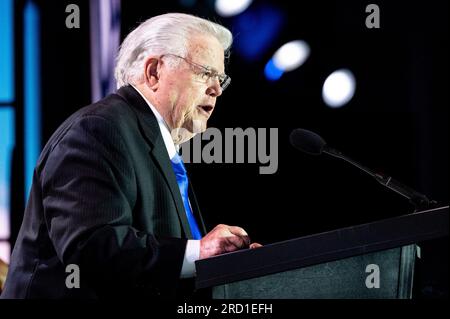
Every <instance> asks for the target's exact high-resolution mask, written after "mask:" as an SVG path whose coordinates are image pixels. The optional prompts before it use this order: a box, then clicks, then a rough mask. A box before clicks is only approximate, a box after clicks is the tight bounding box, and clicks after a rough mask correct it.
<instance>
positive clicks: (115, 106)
mask: <svg viewBox="0 0 450 319" xmlns="http://www.w3.org/2000/svg"><path fill="white" fill-rule="evenodd" d="M191 189H192V188H191ZM190 197H191V202H192V206H193V210H194V212H195V214H196V217H197V220H198V221H199V224H200V227H201V228H202V230H203V232H205V227H204V224H203V221H202V219H201V216H200V214H199V209H198V205H197V201H196V199H195V195H194V194H193V193H192V192H191V193H190ZM189 238H192V236H191V233H190V229H189V225H188V221H187V219H186V215H185V212H184V207H183V202H182V199H181V195H180V192H179V189H178V185H177V182H176V179H175V175H174V173H173V170H172V167H171V163H170V159H169V157H168V154H167V150H166V147H165V145H164V141H163V139H162V136H161V133H160V129H159V127H158V123H157V121H156V118H155V117H154V115H153V113H152V111H151V110H150V108H149V107H148V105H147V104H146V102H145V101H144V100H143V99H142V97H141V96H140V95H139V93H138V92H137V91H136V90H135V89H134V88H132V87H131V86H126V87H123V88H121V89H120V90H119V91H118V92H117V94H112V95H109V96H108V97H106V98H105V99H103V100H101V101H99V102H97V103H95V104H92V105H89V106H87V107H84V108H83V109H81V110H79V111H78V112H76V113H75V114H73V115H72V116H71V117H70V118H68V119H67V120H66V121H65V122H64V123H63V124H62V125H61V126H60V127H59V128H58V130H57V131H56V132H55V133H54V134H53V136H52V137H51V138H50V140H49V141H48V143H47V144H46V146H45V148H44V150H43V151H42V153H41V156H40V158H39V160H38V163H37V166H36V169H35V172H34V177H33V185H32V189H31V193H30V197H29V200H28V203H27V207H26V210H25V215H24V220H23V223H22V226H21V230H20V233H19V236H18V239H17V242H16V245H15V247H14V250H13V254H12V258H11V265H10V270H9V274H8V277H7V280H6V285H5V290H4V292H3V294H2V298H70V297H76V298H83V297H87V298H99V297H108V296H113V297H148V296H151V297H169V298H171V297H175V296H177V294H176V293H177V289H178V288H179V283H180V280H179V275H180V271H181V266H182V262H183V256H184V252H185V248H186V241H187V239H189ZM69 264H75V265H77V266H78V269H79V274H80V288H67V285H66V279H67V280H69V282H72V283H74V282H75V279H74V277H68V276H71V275H74V274H75V272H73V271H71V272H68V273H67V272H66V270H67V269H66V267H67V265H69Z"/></svg>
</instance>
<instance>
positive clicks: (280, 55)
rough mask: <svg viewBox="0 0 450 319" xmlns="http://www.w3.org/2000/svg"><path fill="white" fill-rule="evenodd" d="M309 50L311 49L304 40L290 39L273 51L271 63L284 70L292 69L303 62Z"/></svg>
mask: <svg viewBox="0 0 450 319" xmlns="http://www.w3.org/2000/svg"><path fill="white" fill-rule="evenodd" d="M310 52H311V49H310V47H309V45H308V43H306V42H305V41H302V40H296V41H291V42H289V43H286V44H285V45H283V46H282V47H281V48H279V49H278V50H277V52H275V54H274V56H273V63H274V64H275V66H276V67H277V68H278V69H280V70H283V71H284V72H289V71H293V70H295V69H297V68H298V67H300V66H301V65H302V64H303V63H305V61H306V59H307V58H308V56H309V53H310Z"/></svg>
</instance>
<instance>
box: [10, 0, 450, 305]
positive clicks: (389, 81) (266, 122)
mask: <svg viewBox="0 0 450 319" xmlns="http://www.w3.org/2000/svg"><path fill="white" fill-rule="evenodd" d="M70 3H76V4H78V5H79V6H80V10H81V28H80V29H67V28H66V27H65V18H66V16H67V14H66V13H65V7H66V6H67V5H68V4H70ZM369 3H376V4H377V5H378V6H379V7H380V11H381V28H380V29H367V28H366V26H365V19H366V16H367V13H365V8H366V6H367V5H368V4H369ZM39 5H40V8H41V13H42V21H41V22H42V30H41V31H42V33H41V36H42V48H41V49H42V74H41V79H42V105H43V128H44V134H43V136H44V141H46V140H47V139H48V138H49V137H50V136H51V134H52V133H53V132H54V130H55V129H56V128H57V127H58V126H59V124H60V123H62V121H63V120H64V119H65V118H66V117H68V116H69V115H70V114H71V113H73V112H74V111H76V110H77V109H79V108H81V107H82V106H84V105H87V104H90V103H91V96H90V80H89V79H90V51H89V41H90V39H89V3H88V1H87V0H84V1H58V2H52V1H41V2H39ZM259 6H272V7H273V8H278V10H280V12H282V13H283V16H284V19H283V23H282V26H281V29H280V32H279V35H278V36H277V37H276V39H275V41H274V42H273V43H272V44H271V45H270V47H268V48H267V49H266V50H265V51H264V52H261V56H260V58H258V59H256V60H253V61H248V60H246V59H245V58H244V57H243V56H241V55H240V54H239V53H238V52H236V51H235V50H234V49H233V50H232V54H231V58H230V61H229V65H228V66H227V73H228V74H229V75H231V77H232V84H231V86H230V87H229V88H228V89H227V91H226V92H225V93H224V94H223V95H222V97H221V98H219V100H218V103H217V107H216V110H215V113H214V115H213V116H212V118H211V119H210V121H209V126H212V127H217V128H219V129H221V130H222V131H223V129H224V128H226V127H229V128H235V127H242V128H248V127H253V128H271V127H272V128H278V130H279V156H278V162H279V165H278V170H277V172H276V173H275V174H273V175H260V174H259V166H260V164H190V165H189V167H188V170H189V171H190V174H191V179H192V181H193V185H194V187H195V191H196V194H197V197H198V199H199V202H200V206H201V208H202V213H203V216H204V218H205V220H206V223H207V226H208V227H209V228H212V227H214V226H215V225H216V224H218V223H225V224H230V225H239V226H242V227H243V228H245V229H246V230H247V231H248V232H249V234H250V236H251V237H252V239H253V240H254V241H257V242H260V243H263V244H267V243H272V242H275V241H279V240H284V239H290V238H295V237H299V236H303V235H306V234H312V233H317V232H322V231H327V230H332V229H337V228H341V227H345V226H350V225H356V224H360V223H366V222H370V221H374V220H377V219H381V218H388V217H392V216H397V215H401V214H406V213H410V212H412V211H413V207H412V206H411V205H409V203H408V202H407V201H406V200H404V199H403V198H402V197H400V196H399V195H397V194H394V193H392V192H390V191H389V190H387V189H384V188H382V186H381V185H379V184H378V183H377V182H375V181H374V180H372V179H371V178H370V177H369V176H366V175H364V174H363V173H361V172H360V171H358V170H357V169H356V168H354V167H351V166H350V165H348V164H347V163H345V162H342V161H339V160H336V159H331V158H327V157H309V156H307V155H305V154H302V153H300V152H298V151H296V150H295V149H293V148H292V147H291V146H290V145H289V141H288V137H289V134H290V132H291V131H292V130H293V129H294V128H297V127H302V128H306V129H310V130H313V131H315V132H317V133H319V134H320V135H322V136H323V137H324V138H325V140H326V141H327V142H328V143H329V144H330V145H332V146H334V147H336V148H338V149H340V150H341V151H343V152H344V153H346V154H347V155H349V156H350V157H352V158H354V159H356V160H358V161H360V162H362V163H364V164H365V165H367V166H368V167H371V168H374V169H376V170H379V171H382V172H384V173H386V174H388V175H392V176H393V177H394V178H396V179H397V180H399V181H401V182H403V183H405V184H406V185H409V186H411V187H412V188H414V189H416V190H418V191H420V192H422V193H424V194H426V195H427V196H428V197H430V198H432V199H434V200H436V201H438V202H439V203H441V204H445V205H446V204H448V88H449V72H448V71H449V68H448V56H449V52H448V1H438V0H434V1H416V2H412V1H395V2H394V1H376V2H366V1H309V2H301V3H296V2H293V1H292V2H291V1H289V2H287V1H255V2H254V3H253V4H252V5H251V7H250V9H252V10H253V9H257V8H258V7H259ZM167 12H186V13H191V14H196V15H199V16H202V17H205V18H209V19H212V20H214V21H218V22H221V23H222V24H224V25H225V26H227V27H229V28H230V29H231V30H232V31H233V28H234V24H233V23H234V20H233V19H234V18H221V17H219V16H217V15H216V14H215V13H214V9H213V5H212V2H211V1H198V2H197V4H196V5H194V6H193V7H183V6H181V5H180V4H179V1H167V0H165V1H162V0H160V1H156V0H154V1H145V2H142V1H126V2H125V1H123V2H122V18H121V23H122V27H121V29H122V39H123V38H124V37H125V36H126V34H127V33H128V32H130V31H131V30H132V29H133V28H134V27H136V26H137V25H138V23H139V22H142V21H144V20H145V19H147V18H149V17H151V16H154V15H157V14H162V13H167ZM254 23H255V25H256V26H257V25H258V23H264V20H257V21H254ZM254 32H258V28H257V27H255V30H254ZM296 39H302V40H305V41H307V42H308V43H309V44H310V46H311V56H310V57H309V59H308V60H307V61H306V63H305V64H304V65H303V66H301V67H300V68H299V69H297V70H295V71H293V72H290V73H286V74H285V75H283V77H282V78H281V79H280V80H279V81H277V82H269V81H267V80H266V79H265V77H264V73H263V69H264V66H265V64H266V62H267V61H268V60H269V59H270V58H271V56H272V55H273V53H274V52H275V51H276V49H277V48H279V47H280V46H281V45H282V44H284V43H286V42H287V41H291V40H296ZM236 41H239V37H237V38H236ZM342 67H345V68H349V69H350V70H351V71H352V72H353V73H354V75H355V78H356V85H357V87H356V93H355V96H354V97H353V99H352V100H351V101H350V102H349V104H348V105H346V106H344V107H343V108H340V109H331V108H328V107H327V106H326V105H325V104H324V102H323V101H322V98H321V90H322V85H323V81H324V80H325V79H326V77H327V76H328V75H329V74H330V73H331V72H333V71H334V70H336V69H338V68H342ZM17 216H18V213H16V220H17ZM15 224H16V225H17V222H16V223H15ZM13 233H14V232H13ZM422 246H423V251H422V255H423V257H424V258H423V261H422V263H421V265H419V270H420V272H419V275H418V280H419V281H418V283H419V284H418V286H417V292H416V297H418V298H420V297H442V296H447V297H448V243H447V238H446V239H442V240H433V241H429V242H426V243H422Z"/></svg>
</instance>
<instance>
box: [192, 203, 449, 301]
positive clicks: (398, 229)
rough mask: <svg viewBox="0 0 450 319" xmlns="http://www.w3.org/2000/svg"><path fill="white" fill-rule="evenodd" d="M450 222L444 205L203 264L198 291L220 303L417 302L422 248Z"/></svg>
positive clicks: (199, 268) (443, 232) (198, 264)
mask: <svg viewBox="0 0 450 319" xmlns="http://www.w3.org/2000/svg"><path fill="white" fill-rule="evenodd" d="M448 222H449V220H448V206H446V207H439V208H435V209H430V210H426V211H421V212H417V213H413V214H408V215H403V216H399V217H394V218H390V219H384V220H380V221H376V222H372V223H368V224H362V225H357V226H352V227H346V228H342V229H337V230H334V231H329V232H324V233H320V234H314V235H310V236H305V237H300V238H296V239H292V240H287V241H283V242H278V243H274V244H270V245H266V246H264V247H261V248H257V249H246V250H241V251H237V252H233V253H228V254H224V255H219V256H215V257H212V258H208V259H203V260H199V261H197V262H196V269H197V277H196V287H197V288H198V289H201V288H207V287H210V288H212V291H213V298H215V299H254V298H255V299H277V298H282V299H299V298H301V299H311V298H314V299H321V298H327V299H341V298H343V299H347V298H348V299H350V298H357V299H365V298H389V299H391V298H401V299H405V298H411V296H412V288H413V282H414V263H415V260H416V256H417V254H418V252H419V251H418V247H417V245H416V244H417V243H420V242H421V241H425V240H430V239H435V238H439V237H444V236H448V228H449V224H448ZM443 253H448V252H443Z"/></svg>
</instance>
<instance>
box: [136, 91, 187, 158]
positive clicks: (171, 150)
mask: <svg viewBox="0 0 450 319" xmlns="http://www.w3.org/2000/svg"><path fill="white" fill-rule="evenodd" d="M131 86H132V87H133V88H134V89H135V90H136V91H138V93H139V94H140V95H141V96H142V98H143V99H144V101H145V102H146V103H147V105H148V106H149V107H150V109H151V110H152V112H153V114H154V115H155V117H156V120H157V121H158V125H159V129H160V131H161V135H162V138H163V140H164V144H165V145H166V149H167V153H168V154H169V158H170V159H171V160H172V159H173V158H174V157H175V155H176V153H178V151H179V146H178V145H175V143H174V142H173V139H172V136H171V135H170V129H169V125H167V123H166V121H165V120H164V118H163V117H162V116H161V114H159V112H158V111H157V110H156V108H155V107H154V106H153V105H152V104H151V103H150V102H149V101H148V100H147V98H146V97H145V96H144V94H142V92H141V91H139V89H138V88H137V87H135V86H134V85H131Z"/></svg>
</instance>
